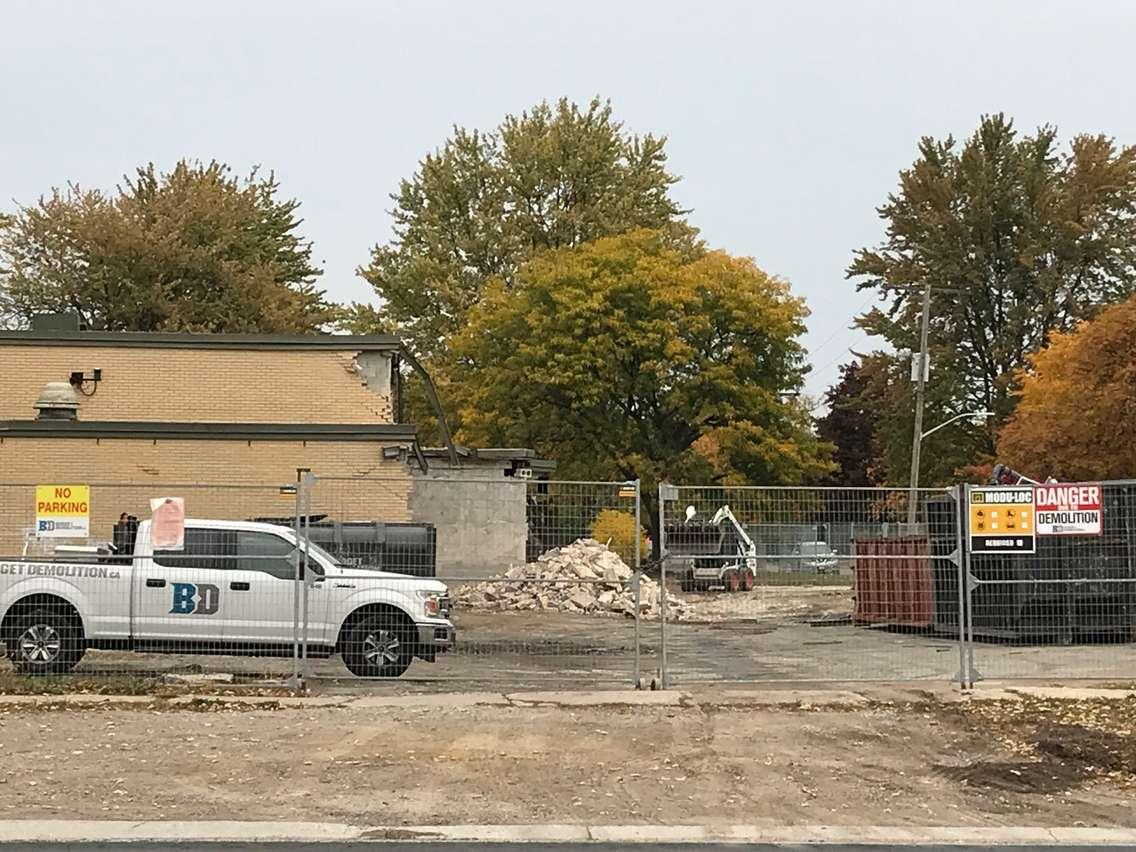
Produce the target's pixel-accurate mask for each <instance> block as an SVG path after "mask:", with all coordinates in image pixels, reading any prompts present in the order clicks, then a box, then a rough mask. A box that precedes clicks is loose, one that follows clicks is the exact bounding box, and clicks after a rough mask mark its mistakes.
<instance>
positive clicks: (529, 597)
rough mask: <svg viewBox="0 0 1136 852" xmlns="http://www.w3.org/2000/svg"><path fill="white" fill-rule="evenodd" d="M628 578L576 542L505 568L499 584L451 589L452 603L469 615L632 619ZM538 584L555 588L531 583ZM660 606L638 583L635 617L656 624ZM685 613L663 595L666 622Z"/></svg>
mask: <svg viewBox="0 0 1136 852" xmlns="http://www.w3.org/2000/svg"><path fill="white" fill-rule="evenodd" d="M633 573H634V572H633V571H632V570H631V568H629V567H628V566H627V564H626V563H625V562H624V561H623V560H622V559H620V558H619V555H618V554H616V553H615V552H614V551H612V550H609V549H608V547H607V546H606V545H603V544H600V542H598V541H596V540H595V539H592V538H581V539H577V540H576V541H574V542H572V544H569V545H567V546H565V547H557V548H554V549H552V550H550V551H548V552H547V553H543V554H541V555H540V556H538V557H537V560H536V561H535V562H530V563H528V564H527V565H516V566H514V567H512V568H510V569H509V570H507V571H506V572H505V573H504V574H503V575H502V577H501V579H500V580H492V581H487V582H483V583H476V584H472V585H469V586H465V587H462V588H458V589H455V590H454V598H455V601H456V603H457V604H458V605H459V606H461V607H468V608H470V609H518V610H519V609H535V610H556V611H559V612H584V613H589V614H593V615H624V616H628V617H632V618H633V617H634V616H635V593H634V592H633V591H632V589H631V576H632V574H633ZM537 580H542V581H550V580H555V581H557V582H534V581H537ZM510 581H513V582H510ZM661 606H662V593H661V590H660V588H659V584H658V583H657V582H655V581H654V580H652V579H650V578H649V577H643V578H642V579H641V581H640V585H639V614H640V617H641V618H658V617H659V611H660V609H661ZM689 612H690V606H689V605H688V604H687V603H686V602H685V601H683V600H682V599H681V598H679V597H676V596H675V595H673V594H668V595H667V617H668V618H670V619H681V618H683V616H684V615H687V614H688V613H689Z"/></svg>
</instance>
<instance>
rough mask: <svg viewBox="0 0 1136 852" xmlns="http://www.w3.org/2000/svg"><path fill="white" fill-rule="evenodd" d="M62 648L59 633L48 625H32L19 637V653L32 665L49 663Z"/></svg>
mask: <svg viewBox="0 0 1136 852" xmlns="http://www.w3.org/2000/svg"><path fill="white" fill-rule="evenodd" d="M62 647H63V640H62V639H61V638H60V636H59V631H58V630H56V629H55V628H54V627H52V626H51V625H50V624H33V625H32V626H31V627H29V628H28V629H27V630H25V631H24V633H23V635H22V636H20V653H21V654H22V655H23V657H24V659H25V660H30V661H31V662H33V663H50V662H51V661H52V660H54V659H55V658H56V657H58V656H59V651H60V649H61V648H62Z"/></svg>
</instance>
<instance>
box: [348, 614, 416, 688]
mask: <svg viewBox="0 0 1136 852" xmlns="http://www.w3.org/2000/svg"><path fill="white" fill-rule="evenodd" d="M414 644H415V629H414V624H413V622H411V620H410V619H409V618H407V617H406V616H405V615H404V614H403V613H401V612H399V613H394V612H380V613H374V614H371V615H366V616H363V617H362V618H360V619H359V621H358V622H357V623H356V624H355V626H354V627H352V628H351V630H350V631H348V633H347V641H346V643H345V645H344V648H343V662H344V664H345V665H346V666H347V669H348V671H350V672H351V674H353V675H356V676H357V677H399V676H400V675H401V674H402V673H403V672H405V671H406V670H407V669H408V668H409V667H410V661H411V660H413V659H414Z"/></svg>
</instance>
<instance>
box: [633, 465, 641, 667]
mask: <svg viewBox="0 0 1136 852" xmlns="http://www.w3.org/2000/svg"><path fill="white" fill-rule="evenodd" d="M639 486H640V482H639V480H638V479H636V480H635V533H634V535H635V573H634V574H632V580H631V582H633V583H634V584H635V588H634V590H633V591H634V596H635V688H636V689H642V688H643V671H642V667H641V665H640V660H639V655H640V644H639V620H640V618H641V617H642V616H641V613H640V609H639V590H640V588H641V586H642V585H643V583H642V580H643V577H642V574H641V573H640V572H641V559H642V554H641V553H640V552H639V551H640V545H639V535H640V533H639V530H640V529H642V527H641V526H640V524H641V514H640V511H639V496H640V495H639Z"/></svg>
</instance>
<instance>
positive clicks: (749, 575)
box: [742, 568, 755, 592]
mask: <svg viewBox="0 0 1136 852" xmlns="http://www.w3.org/2000/svg"><path fill="white" fill-rule="evenodd" d="M754 579H755V578H754V576H753V572H752V571H750V570H749V569H748V568H747V569H746V570H745V572H744V573H743V574H742V590H743V591H746V592H752V591H753V583H754Z"/></svg>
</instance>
